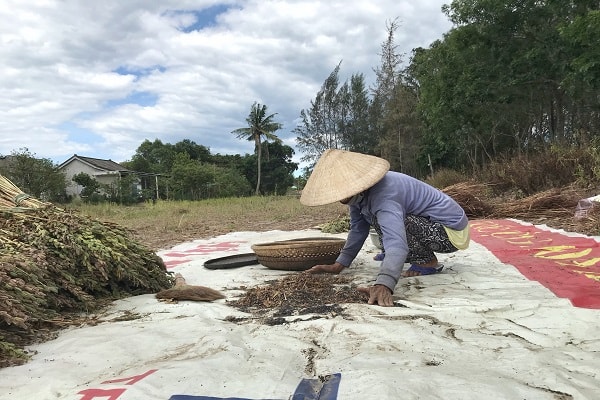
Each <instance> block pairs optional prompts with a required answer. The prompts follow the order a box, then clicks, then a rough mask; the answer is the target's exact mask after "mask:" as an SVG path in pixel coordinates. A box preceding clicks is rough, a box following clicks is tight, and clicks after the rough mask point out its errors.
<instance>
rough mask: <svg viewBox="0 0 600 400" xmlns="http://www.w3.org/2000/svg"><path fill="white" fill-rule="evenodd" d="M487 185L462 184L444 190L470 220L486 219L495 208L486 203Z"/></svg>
mask: <svg viewBox="0 0 600 400" xmlns="http://www.w3.org/2000/svg"><path fill="white" fill-rule="evenodd" d="M487 191H488V188H487V185H484V184H481V183H476V182H462V183H457V184H454V185H450V186H447V187H445V188H444V189H442V192H444V193H446V194H447V195H448V196H450V197H452V198H453V199H454V200H455V201H456V202H457V203H458V204H460V206H461V207H462V208H463V210H465V213H466V214H467V217H469V218H485V217H487V216H489V215H491V214H492V213H493V210H494V206H493V205H492V204H490V203H487V202H485V201H484V199H485V198H486V197H487V196H486V192H487Z"/></svg>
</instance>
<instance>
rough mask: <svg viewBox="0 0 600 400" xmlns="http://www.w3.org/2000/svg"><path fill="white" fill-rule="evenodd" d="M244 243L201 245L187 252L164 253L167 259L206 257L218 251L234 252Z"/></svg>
mask: <svg viewBox="0 0 600 400" xmlns="http://www.w3.org/2000/svg"><path fill="white" fill-rule="evenodd" d="M240 243H244V242H220V243H201V244H199V245H197V246H196V247H192V248H190V249H186V250H172V251H169V252H166V253H163V256H166V257H187V256H192V255H206V254H210V253H214V252H217V251H233V250H237V249H238V248H239V247H240Z"/></svg>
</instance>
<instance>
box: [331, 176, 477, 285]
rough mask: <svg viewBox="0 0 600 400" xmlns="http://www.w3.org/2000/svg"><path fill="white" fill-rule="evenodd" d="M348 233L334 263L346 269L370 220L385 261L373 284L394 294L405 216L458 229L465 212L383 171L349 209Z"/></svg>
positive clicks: (422, 187)
mask: <svg viewBox="0 0 600 400" xmlns="http://www.w3.org/2000/svg"><path fill="white" fill-rule="evenodd" d="M349 210H350V231H349V233H348V238H347V240H346V244H345V246H344V248H343V249H342V251H341V253H340V255H339V257H338V258H337V260H336V261H337V262H339V263H340V264H342V265H345V266H350V264H351V263H352V261H353V260H354V259H355V258H356V255H357V254H358V252H359V251H360V249H361V248H362V246H363V244H364V242H365V240H366V239H367V237H368V236H369V231H370V228H371V225H372V223H373V220H374V218H376V219H377V223H378V224H379V226H380V227H381V232H382V234H383V248H384V249H385V258H384V259H383V261H382V263H381V267H380V270H379V274H378V275H377V280H376V281H375V284H376V285H385V286H387V287H388V288H390V290H392V291H394V288H395V287H396V284H397V283H398V280H399V279H400V276H401V274H402V269H403V267H404V263H405V261H406V257H407V255H408V251H409V249H408V243H407V239H406V230H405V227H404V217H405V215H408V214H412V215H417V216H422V217H427V218H429V219H430V220H431V221H434V222H439V223H441V224H442V225H444V226H446V227H448V228H451V229H454V230H462V229H464V228H466V227H467V224H468V223H469V221H468V219H467V216H466V215H465V211H464V210H463V209H462V207H461V206H460V205H459V204H458V203H457V202H456V201H454V200H453V199H452V198H451V197H450V196H448V195H447V194H445V193H444V192H442V191H440V190H438V189H436V188H434V187H433V186H430V185H428V184H426V183H425V182H422V181H420V180H418V179H415V178H413V177H411V176H408V175H405V174H401V173H399V172H392V171H390V172H387V173H386V174H385V176H384V177H383V179H381V180H380V181H379V182H377V183H376V184H375V185H374V186H372V187H371V188H370V189H368V190H367V191H365V192H364V197H363V199H362V201H360V202H359V203H357V204H353V205H350V206H349Z"/></svg>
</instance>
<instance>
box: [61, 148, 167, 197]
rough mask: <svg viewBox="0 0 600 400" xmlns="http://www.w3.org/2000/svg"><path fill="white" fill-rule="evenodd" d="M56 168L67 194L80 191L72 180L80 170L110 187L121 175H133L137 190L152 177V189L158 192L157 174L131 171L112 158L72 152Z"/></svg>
mask: <svg viewBox="0 0 600 400" xmlns="http://www.w3.org/2000/svg"><path fill="white" fill-rule="evenodd" d="M58 169H59V171H61V172H63V173H64V174H65V180H66V182H67V190H66V191H67V195H68V196H73V197H77V196H79V194H80V193H81V190H82V189H83V187H82V186H80V185H78V184H77V183H75V182H73V176H75V175H77V174H80V173H82V172H83V173H86V174H88V175H89V176H91V177H92V178H94V179H96V180H97V181H98V182H99V183H101V184H104V185H108V186H110V187H118V184H119V180H120V179H121V178H122V177H125V176H128V175H135V176H136V178H137V179H136V185H137V190H138V191H141V190H142V188H147V187H149V186H150V185H148V179H147V178H149V177H153V178H154V180H155V185H154V189H155V190H156V191H157V193H158V175H157V174H150V173H145V172H136V171H131V170H129V169H127V168H125V167H124V166H122V165H121V164H118V163H116V162H114V161H112V160H102V159H99V158H92V157H83V156H79V155H77V154H74V155H73V156H72V157H71V158H69V159H68V160H67V161H65V162H63V163H62V164H60V165H59V166H58Z"/></svg>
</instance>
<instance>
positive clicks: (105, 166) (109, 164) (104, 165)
mask: <svg viewBox="0 0 600 400" xmlns="http://www.w3.org/2000/svg"><path fill="white" fill-rule="evenodd" d="M74 160H79V161H81V162H83V163H85V164H88V165H89V166H91V167H93V168H96V169H99V170H102V171H114V172H133V171H130V170H128V169H127V168H125V167H124V166H122V165H121V164H118V163H116V162H114V161H112V160H102V159H100V158H92V157H83V156H78V155H77V154H74V155H73V156H72V157H71V158H69V159H68V160H67V161H65V162H63V163H62V164H60V165H59V166H58V168H59V169H60V168H63V167H64V166H66V165H67V164H70V163H71V162H73V161H74Z"/></svg>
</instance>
